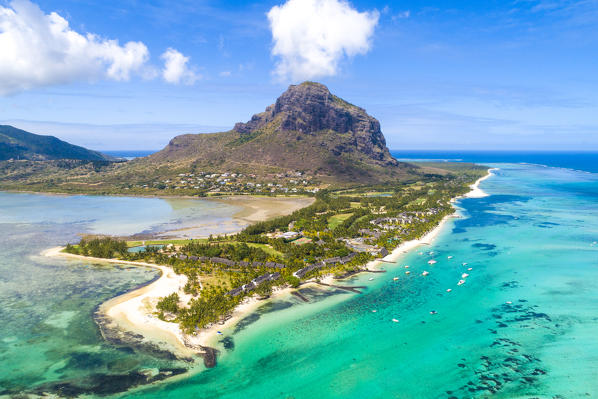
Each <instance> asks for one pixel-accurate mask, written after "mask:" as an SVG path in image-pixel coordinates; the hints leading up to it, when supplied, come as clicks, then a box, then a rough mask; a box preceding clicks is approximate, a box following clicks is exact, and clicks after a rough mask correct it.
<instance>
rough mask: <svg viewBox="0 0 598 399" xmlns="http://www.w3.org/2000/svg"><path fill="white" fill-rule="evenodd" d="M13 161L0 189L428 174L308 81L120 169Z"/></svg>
mask: <svg viewBox="0 0 598 399" xmlns="http://www.w3.org/2000/svg"><path fill="white" fill-rule="evenodd" d="M12 158H13V160H12V161H5V162H0V189H14V190H31V191H49V192H65V193H81V192H82V193H97V194H115V193H126V194H150V195H152V194H153V195H156V194H159V195H199V196H206V195H222V194H231V193H250V194H267V195H281V194H282V195H287V194H291V193H293V194H308V195H312V194H313V193H315V192H317V191H318V190H319V189H322V188H325V187H329V186H330V185H334V186H348V185H360V184H361V185H363V184H372V183H386V182H396V181H407V180H410V179H417V178H420V177H421V176H423V175H425V174H426V173H427V172H426V171H425V170H423V169H421V168H418V167H417V166H414V165H411V164H408V163H403V162H398V161H397V160H395V159H394V158H393V157H392V156H391V155H390V152H389V151H388V148H387V147H386V141H385V139H384V136H383V134H382V131H381V129H380V123H379V122H378V121H377V120H376V119H375V118H373V117H371V116H370V115H368V114H367V113H366V111H365V110H364V109H362V108H359V107H357V106H355V105H352V104H350V103H348V102H346V101H344V100H342V99H340V98H339V97H337V96H335V95H333V94H331V93H330V91H329V90H328V88H326V86H324V85H321V84H319V83H315V82H306V83H303V84H300V85H293V86H290V87H289V89H288V90H287V91H285V92H284V93H283V94H282V95H281V96H280V97H279V98H278V99H277V100H276V102H275V103H274V104H272V105H270V106H269V107H267V108H266V110H265V111H264V112H262V113H259V114H256V115H254V116H253V117H252V118H251V119H250V120H249V121H248V122H247V123H237V124H236V125H235V127H234V128H233V129H232V130H230V131H228V132H222V133H210V134H185V135H181V136H177V137H175V138H173V139H172V140H171V141H170V143H169V144H168V145H167V146H166V147H165V148H164V149H163V150H161V151H159V152H157V153H155V154H152V155H150V156H148V157H144V158H138V159H135V160H132V161H129V162H121V163H108V162H104V163H102V160H103V159H100V160H95V159H94V160H93V162H91V161H90V162H85V161H78V162H58V161H56V160H53V159H54V158H49V157H48V158H39V157H37V158H36V157H30V158H27V159H26V160H22V158H20V157H16V158H15V157H12ZM40 159H43V160H40ZM47 159H50V160H47Z"/></svg>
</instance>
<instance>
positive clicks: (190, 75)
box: [160, 48, 200, 85]
mask: <svg viewBox="0 0 598 399" xmlns="http://www.w3.org/2000/svg"><path fill="white" fill-rule="evenodd" d="M160 58H162V59H163V60H164V69H163V70H162V77H163V78H164V80H165V81H166V82H168V83H173V84H179V83H184V84H187V85H192V84H193V83H195V82H196V81H197V80H198V79H199V78H200V76H199V75H198V74H196V73H195V72H194V71H193V70H191V69H190V68H189V65H187V63H188V62H189V57H185V56H184V55H183V54H182V53H180V52H178V51H177V50H175V49H173V48H169V49H167V50H166V51H165V52H164V54H162V55H161V56H160Z"/></svg>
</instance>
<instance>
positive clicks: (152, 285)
mask: <svg viewBox="0 0 598 399" xmlns="http://www.w3.org/2000/svg"><path fill="white" fill-rule="evenodd" d="M494 170H497V169H496V168H491V169H488V173H487V174H486V175H485V176H483V177H481V178H479V179H478V180H477V181H476V182H475V183H473V184H472V185H471V186H470V188H471V191H469V192H468V193H466V194H464V195H461V196H459V197H455V198H453V199H451V203H454V202H455V201H457V200H458V199H460V198H481V197H485V196H487V195H488V194H486V193H485V192H484V191H483V190H481V189H480V188H479V185H480V183H481V182H482V181H484V180H486V179H488V178H489V177H491V176H492V175H493V173H492V171H494ZM306 206H307V205H306ZM456 212H457V209H455V211H454V212H453V213H452V214H450V215H447V216H445V217H444V218H443V219H442V220H441V221H440V222H439V223H438V225H436V226H435V227H434V228H433V229H432V230H430V231H429V232H428V233H426V234H425V235H424V236H423V237H421V238H419V239H414V240H410V241H406V242H403V243H401V244H400V245H399V246H398V247H396V248H395V249H394V250H393V251H392V252H391V253H390V254H389V255H387V256H385V257H384V258H382V259H376V260H373V261H370V262H368V263H367V264H366V265H365V267H366V269H370V270H377V269H376V268H377V267H378V266H380V265H382V264H384V263H387V262H392V263H395V262H396V261H397V260H398V259H399V258H400V257H401V256H402V255H404V254H405V253H407V252H409V251H411V250H412V249H414V248H416V247H418V246H420V245H430V244H431V243H432V242H433V241H434V240H435V239H436V237H437V236H438V235H439V234H440V232H441V231H442V229H443V227H444V226H445V225H446V222H447V221H448V220H449V219H451V218H456V217H459V216H456V215H455V213H456ZM62 249H63V247H56V248H51V249H49V250H46V251H44V252H43V253H42V255H44V256H64V257H67V258H72V259H79V260H87V261H93V262H98V263H101V262H106V263H113V264H114V263H116V264H131V265H137V266H144V267H151V268H154V269H158V270H160V272H161V276H160V277H159V278H158V279H157V280H154V281H153V282H149V283H148V284H147V285H144V286H143V287H141V288H138V289H136V290H133V291H130V292H128V293H125V294H123V295H119V296H117V297H115V298H112V299H110V300H108V301H106V302H104V303H102V304H101V305H100V306H99V308H98V309H99V311H100V312H101V313H102V314H103V315H106V316H107V317H108V318H109V319H110V320H111V321H112V323H113V325H109V326H108V327H109V328H112V327H115V328H119V329H125V330H128V331H133V332H135V333H138V334H141V335H143V336H144V338H145V339H147V340H149V341H150V342H155V341H156V340H159V341H160V342H164V341H166V343H167V344H169V346H171V347H172V348H173V349H174V350H175V351H176V352H177V353H179V354H182V355H184V356H189V355H197V354H200V353H201V351H202V349H201V348H202V347H205V346H209V345H210V344H213V343H214V341H215V338H216V337H217V336H218V334H217V333H218V331H219V330H225V329H228V328H230V327H233V326H234V325H235V324H236V323H237V322H239V321H240V320H241V319H242V318H243V317H245V316H247V315H248V314H250V313H251V312H253V311H255V310H256V309H257V308H258V307H259V306H261V305H262V304H264V303H267V302H268V301H270V300H274V299H276V298H279V297H281V296H285V295H289V294H290V293H291V292H292V291H293V290H295V288H291V287H276V288H275V289H274V291H273V292H272V294H271V295H270V296H269V297H268V298H266V299H263V300H262V299H259V298H258V297H257V296H256V295H253V296H251V297H247V298H245V299H244V300H243V301H242V302H241V304H239V305H238V306H237V307H236V308H235V309H234V310H233V311H232V312H231V314H230V315H229V317H228V318H226V319H225V320H224V321H221V322H218V323H214V324H212V325H210V326H208V327H206V328H204V329H202V330H200V331H199V332H198V333H197V334H193V335H186V334H184V333H183V332H182V331H181V329H180V327H179V325H178V324H177V323H172V322H166V321H162V320H160V319H158V318H157V317H156V316H155V315H154V314H153V312H154V309H155V303H157V301H158V300H159V298H161V297H164V296H167V295H170V294H171V293H173V292H177V293H178V294H179V297H180V298H190V296H189V295H186V294H184V293H183V292H182V288H183V287H184V285H185V284H186V280H187V278H186V276H183V275H177V274H175V273H174V271H173V270H172V269H171V268H170V267H167V266H161V265H156V264H150V263H145V262H134V261H121V260H118V259H102V258H93V257H86V256H82V255H74V254H68V253H64V252H60V251H61V250H62ZM365 271H367V270H364V272H365ZM360 273H361V272H360ZM332 280H333V277H332V275H327V276H325V277H324V279H323V281H325V282H331V281H332ZM312 285H313V286H317V284H316V282H315V281H311V280H310V281H307V282H305V283H304V284H303V285H302V286H312Z"/></svg>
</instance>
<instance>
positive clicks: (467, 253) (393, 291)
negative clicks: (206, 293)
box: [0, 164, 598, 398]
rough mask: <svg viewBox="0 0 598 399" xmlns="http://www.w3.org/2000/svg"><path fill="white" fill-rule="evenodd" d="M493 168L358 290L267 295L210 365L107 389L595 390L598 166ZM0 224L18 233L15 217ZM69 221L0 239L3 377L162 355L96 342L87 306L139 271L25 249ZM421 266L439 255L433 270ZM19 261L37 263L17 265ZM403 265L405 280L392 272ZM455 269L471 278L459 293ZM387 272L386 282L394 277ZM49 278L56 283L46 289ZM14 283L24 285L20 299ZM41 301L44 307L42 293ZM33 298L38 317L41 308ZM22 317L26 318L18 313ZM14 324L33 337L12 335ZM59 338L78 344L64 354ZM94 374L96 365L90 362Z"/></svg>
mask: <svg viewBox="0 0 598 399" xmlns="http://www.w3.org/2000/svg"><path fill="white" fill-rule="evenodd" d="M496 166H498V167H500V170H499V171H497V172H495V174H496V176H494V177H492V178H490V179H487V180H485V181H484V182H483V183H482V184H481V187H482V189H484V191H486V192H487V193H489V194H490V196H488V197H485V198H472V199H464V200H461V201H459V202H458V205H459V207H460V214H461V215H463V216H464V217H463V218H460V219H453V220H451V221H450V222H449V223H447V224H446V225H445V227H444V229H443V231H442V233H441V234H440V235H439V237H438V239H437V240H436V241H435V242H434V244H433V245H431V246H422V247H420V248H418V249H417V250H414V251H412V252H410V253H409V254H407V255H405V256H404V257H403V258H402V259H400V260H399V262H398V264H397V265H390V264H388V265H386V266H385V267H386V269H388V271H389V272H388V273H385V274H375V275H360V276H358V277H356V278H354V279H352V280H351V281H349V282H348V283H351V284H356V285H367V286H368V288H367V289H366V290H365V291H364V293H362V294H352V293H346V292H342V291H332V290H329V291H321V290H314V289H311V290H305V292H304V294H305V295H306V296H307V297H309V298H311V299H312V303H309V304H305V303H301V302H299V301H298V300H297V299H295V298H293V297H289V298H285V299H281V300H278V301H275V302H273V303H269V304H267V305H265V306H263V307H262V308H260V310H259V311H258V312H256V313H254V314H252V315H249V316H248V317H247V318H246V319H244V320H243V321H242V322H241V323H240V324H239V325H238V326H236V327H235V328H233V329H231V331H225V332H224V333H225V335H224V337H223V339H222V342H220V343H219V344H218V347H219V349H220V350H221V351H222V353H221V356H220V358H219V364H218V366H217V367H216V368H214V369H210V370H207V371H202V372H200V373H194V374H193V375H190V376H189V377H187V378H184V379H181V380H178V381H176V382H171V383H162V384H160V385H155V386H151V387H146V388H144V389H138V390H136V391H130V392H128V393H127V394H125V395H120V396H121V397H138V398H196V397H201V398H249V397H256V398H287V397H288V398H290V397H293V398H314V397H318V398H366V397H367V398H389V397H391V398H392V397H397V398H398V397H400V398H449V397H457V398H470V397H488V396H490V395H491V393H492V392H496V393H495V394H494V397H499V398H513V397H525V398H531V397H546V398H553V397H563V398H581V397H584V398H585V397H588V395H589V397H594V396H596V395H598V382H597V379H596V375H598V339H597V338H596V331H598V306H597V305H598V244H593V243H594V242H596V241H598V175H597V174H588V173H580V172H575V171H571V170H566V169H557V168H546V167H537V166H533V165H507V164H501V165H496ZM4 226H5V231H8V229H13V230H16V231H18V227H17V226H18V224H11V225H10V227H6V225H4ZM39 226H44V227H39ZM77 227H78V225H75V226H74V227H73V226H70V225H69V226H68V228H67V227H65V225H60V224H53V223H48V224H45V225H41V224H40V225H36V229H35V231H32V229H31V228H30V227H27V226H25V227H24V232H23V233H22V235H21V236H19V237H21V238H19V237H16V238H15V239H14V240H10V241H9V242H7V243H5V242H4V241H5V240H3V241H2V245H3V246H5V247H4V248H3V250H4V251H6V252H7V253H8V254H9V256H8V259H12V260H11V261H8V262H7V261H4V263H2V266H1V267H2V270H3V272H2V275H3V276H5V277H2V278H3V280H2V284H12V285H13V289H12V291H11V290H9V291H6V289H5V288H4V287H5V286H4V285H3V286H2V290H1V291H0V293H1V294H0V295H3V298H2V303H5V301H7V302H6V303H9V306H8V309H9V312H8V313H7V312H6V310H5V309H2V310H0V312H2V313H0V322H2V325H5V326H6V325H9V326H10V331H11V332H6V333H5V330H4V329H3V330H2V331H1V332H0V335H1V339H2V340H1V342H2V343H1V344H0V356H2V365H3V366H2V367H3V368H4V367H5V366H4V364H7V363H5V361H7V360H8V361H9V362H10V364H11V368H10V370H8V375H9V377H12V378H5V379H4V380H3V381H0V386H6V384H13V385H14V384H15V383H14V382H13V381H14V380H16V381H19V383H20V384H21V385H22V386H26V385H27V384H34V383H36V382H39V380H40V378H44V379H55V380H56V379H65V378H73V376H85V375H89V374H91V371H90V370H89V368H87V367H89V366H88V364H89V363H90V360H89V358H86V357H85V356H84V357H82V358H81V357H79V358H77V357H75V360H73V357H72V356H71V355H69V354H72V353H76V352H80V351H87V352H86V353H96V354H98V356H99V357H100V358H101V359H109V358H111V357H112V356H121V358H122V359H126V360H127V361H131V362H137V361H138V362H140V364H143V365H144V366H145V365H146V364H151V363H152V362H163V363H164V362H165V361H164V360H161V361H159V360H156V359H155V358H153V357H152V356H151V354H139V355H138V354H135V355H130V354H126V355H125V354H122V353H120V352H118V351H116V350H115V349H114V348H113V347H112V346H111V345H109V344H104V343H102V341H101V339H100V338H99V337H98V336H97V333H96V332H95V329H94V326H93V322H92V321H91V319H90V317H89V312H91V310H92V309H93V307H94V306H95V305H94V304H97V303H100V302H101V300H102V299H103V298H107V297H109V296H111V294H112V293H113V292H115V291H117V290H120V289H125V288H127V287H128V286H132V285H134V284H133V283H132V280H134V279H135V280H138V281H140V280H142V279H143V278H148V277H149V276H150V275H151V273H149V272H147V271H144V270H143V269H127V270H116V271H115V270H114V269H112V268H106V267H97V266H86V267H85V268H82V267H81V265H80V264H67V265H58V264H57V262H55V261H52V262H51V263H52V265H47V264H45V263H44V262H43V261H42V260H40V259H38V258H30V257H29V254H32V253H37V252H39V251H38V249H39V248H41V247H43V246H44V245H45V246H51V245H54V244H55V243H54V242H52V239H48V238H47V237H48V236H58V235H61V236H65V237H66V236H68V235H69V234H70V235H74V232H75V230H76V228H77ZM63 230H64V231H63ZM26 237H29V238H31V239H32V240H27V239H25V238H26ZM44 240H45V241H47V242H44ZM31 241H33V242H35V244H28V243H30V242H31ZM25 244H26V245H25ZM11 251H12V252H11ZM430 251H433V252H434V254H433V255H430V254H429V252H430ZM420 252H421V254H420ZM448 256H453V258H452V259H448ZM430 259H435V260H437V261H438V262H437V263H436V264H435V265H433V266H430V265H429V264H428V263H427V261H428V260H430ZM463 262H467V265H466V266H462V263H463ZM28 263H34V266H25V267H24V266H21V264H25V265H27V264H28ZM406 264H408V265H410V266H411V267H410V270H411V275H410V276H407V275H405V274H404V270H405V269H404V268H403V266H404V265H406ZM65 266H66V267H65ZM23 267H24V268H23ZM469 267H471V268H472V270H471V271H467V268H469ZM16 268H19V269H18V271H16ZM64 270H67V271H64ZM424 270H427V271H429V272H430V274H429V275H428V276H426V277H423V276H421V272H422V271H424ZM56 273H58V275H57V276H58V278H54V277H53V276H55V275H56ZM60 273H67V276H64V277H62V278H61V277H60ZM462 273H469V274H470V276H469V277H467V278H466V283H465V284H464V285H461V286H457V282H458V281H459V279H460V278H461V275H462ZM7 275H8V276H9V278H8V280H7V279H6V276H7ZM394 276H398V277H399V280H398V281H393V280H392V277H394ZM371 277H374V280H373V281H369V278H371ZM51 279H53V280H54V281H65V282H64V283H63V282H60V283H59V282H57V283H54V284H52V283H48V281H49V280H51ZM23 286H25V287H26V291H25V293H22V292H19V291H21V290H22V287H23ZM76 287H79V289H77V288H76ZM448 288H450V289H452V292H450V293H448V292H446V290H447V289H448ZM6 292H8V295H6V294H5V293H6ZM11 292H12V294H11ZM32 292H36V295H32V294H31V293H32ZM46 296H47V297H49V298H51V300H49V301H45V300H44V298H45V297H46ZM38 298H39V299H38ZM71 298H72V299H71ZM44 303H46V304H48V305H46V306H45V307H47V308H49V310H50V311H48V310H44V311H42V310H41V309H42V308H44ZM372 310H376V312H375V313H374V312H372ZM431 311H435V312H436V314H430V312H431ZM19 312H20V313H19ZM29 314H32V317H30V320H27V321H23V320H21V318H23V317H28V315H29ZM393 318H396V319H398V320H399V322H398V323H395V322H393V321H392V319H393ZM65 325H66V326H67V327H66V331H67V332H65V329H64V326H65ZM56 326H61V327H62V328H56ZM23 331H31V332H26V336H23V334H22V332H23ZM28 341H30V342H32V346H30V344H29V342H28ZM69 343H71V344H72V345H74V347H75V348H85V350H83V349H78V350H68V349H66V346H68V345H69ZM19 348H20V349H19ZM23 348H25V349H23ZM52 356H55V357H52ZM104 362H105V363H107V362H106V361H105V360H104ZM100 363H101V362H100ZM166 363H167V362H166ZM62 364H66V365H67V366H68V367H67V368H61V367H62V366H61V365H62ZM12 365H14V366H12ZM36 365H40V366H36ZM20 366H23V367H26V368H27V370H28V371H27V370H26V371H21V370H19V369H18V367H20ZM41 366H43V370H44V371H43V373H40V372H39V370H40V369H42V368H41ZM97 367H98V368H103V369H107V366H105V365H103V363H102V364H101V365H99V366H97ZM135 367H141V366H139V365H136V366H135ZM130 369H134V367H131V368H130ZM57 370H59V371H57ZM6 374H7V373H5V372H3V373H2V375H6ZM559 395H560V396H559Z"/></svg>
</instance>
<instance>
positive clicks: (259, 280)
mask: <svg viewBox="0 0 598 399" xmlns="http://www.w3.org/2000/svg"><path fill="white" fill-rule="evenodd" d="M279 278H280V273H278V272H276V273H266V274H262V275H261V276H259V277H256V278H254V279H253V280H251V281H250V282H249V283H247V284H243V285H242V286H240V287H237V288H235V289H234V290H231V291H229V292H227V293H226V295H229V296H237V295H239V294H241V293H244V292H249V291H251V290H254V289H256V288H257V287H258V286H259V285H260V284H263V283H265V282H267V281H275V280H278V279H279Z"/></svg>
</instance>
